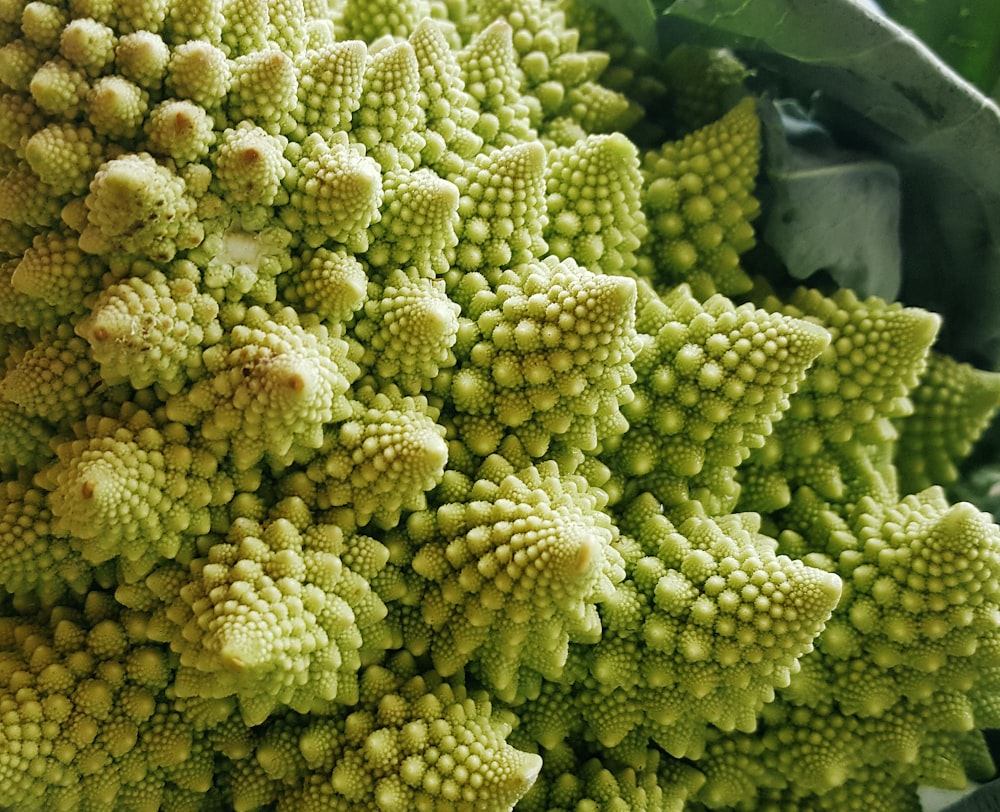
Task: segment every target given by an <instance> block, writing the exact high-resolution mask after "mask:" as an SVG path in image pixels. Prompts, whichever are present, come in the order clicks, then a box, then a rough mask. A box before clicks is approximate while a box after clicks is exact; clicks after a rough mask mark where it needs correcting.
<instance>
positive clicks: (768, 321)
mask: <svg viewBox="0 0 1000 812" xmlns="http://www.w3.org/2000/svg"><path fill="white" fill-rule="evenodd" d="M638 319H639V326H640V328H641V329H642V330H643V331H645V333H644V335H643V340H644V344H643V347H642V349H641V350H640V351H639V353H638V357H637V358H636V360H635V362H634V364H633V366H634V368H635V371H636V375H637V378H638V382H637V383H636V384H635V385H634V386H633V391H634V392H635V399H634V400H633V401H632V402H631V403H628V404H625V405H624V406H623V407H622V410H623V413H624V415H625V417H626V419H627V420H628V421H629V426H630V430H629V431H628V433H627V434H626V435H625V436H624V437H623V438H622V439H621V441H620V442H619V443H615V444H609V448H608V452H607V453H605V454H604V455H603V459H604V460H605V461H606V462H607V463H608V464H609V465H610V466H611V468H612V469H613V470H614V471H616V472H617V476H618V477H620V478H621V479H623V480H627V481H629V482H630V489H631V490H632V491H633V492H634V491H635V490H637V489H638V490H642V489H649V490H651V491H652V492H653V493H654V494H655V495H656V496H657V497H658V498H660V499H662V500H663V501H664V502H666V503H667V504H668V505H670V506H673V505H683V504H684V503H686V502H687V500H688V499H697V500H699V501H701V502H703V503H704V504H705V506H706V507H707V508H708V509H709V511H710V512H711V513H713V514H715V513H724V512H727V511H728V510H731V509H732V506H733V504H734V500H735V498H736V495H737V493H738V487H737V486H736V484H735V474H736V468H737V467H738V466H739V465H741V464H742V463H743V462H744V461H745V460H746V459H747V457H749V456H750V452H751V449H754V448H759V447H760V446H761V445H762V444H763V443H764V440H765V437H767V436H768V435H770V434H771V427H772V423H773V422H775V421H777V420H778V419H780V417H781V415H782V413H783V412H784V411H785V410H787V409H788V407H789V396H790V395H792V394H793V393H794V392H795V391H796V390H797V388H798V387H799V384H800V383H801V381H802V380H803V377H804V376H805V375H806V370H807V368H808V367H809V366H810V365H811V364H812V362H813V361H814V360H815V358H816V357H817V356H818V355H819V354H820V353H821V352H822V351H823V349H824V347H826V346H827V344H828V342H829V335H828V333H827V332H826V331H825V330H823V329H822V328H820V327H818V326H817V325H815V324H811V323H810V322H807V321H804V320H802V319H793V318H789V317H786V316H782V315H780V314H776V313H768V312H766V311H764V310H760V309H758V308H754V307H753V305H750V304H745V305H741V306H739V307H737V306H736V305H734V304H733V303H732V302H730V301H729V300H728V299H726V298H725V297H723V296H721V295H719V294H716V295H714V296H712V297H711V298H710V299H708V301H706V302H705V303H704V304H701V303H699V302H698V300H697V299H695V298H694V296H693V295H692V292H691V289H690V288H689V287H688V286H687V285H680V286H678V287H676V288H674V289H673V291H672V292H671V293H670V294H669V295H667V296H665V297H664V298H663V299H659V298H656V299H652V300H649V301H648V302H647V303H646V304H645V306H644V307H643V308H642V310H641V311H640V312H639V314H638Z"/></svg>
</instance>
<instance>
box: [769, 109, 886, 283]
mask: <svg viewBox="0 0 1000 812" xmlns="http://www.w3.org/2000/svg"><path fill="white" fill-rule="evenodd" d="M760 110H761V120H762V123H763V125H764V132H765V136H766V138H767V142H768V151H767V152H768V154H767V162H766V167H765V172H766V176H767V183H768V193H769V205H768V206H767V211H766V217H765V222H764V228H763V239H764V241H765V242H767V243H768V244H769V245H770V246H771V247H772V248H774V250H775V251H776V252H777V253H778V256H779V257H780V258H781V260H782V262H783V263H784V264H785V267H786V268H787V269H788V272H789V273H790V274H791V275H792V276H793V277H795V278H796V279H802V280H806V279H808V278H809V277H810V276H812V275H813V274H815V273H816V272H817V271H821V270H822V271H826V272H827V273H828V274H829V275H830V276H831V277H832V278H833V280H834V281H835V282H836V283H837V284H838V285H839V286H840V287H844V288H851V289H853V290H855V291H857V292H858V293H859V294H861V295H863V296H880V297H882V298H883V299H888V300H892V299H895V298H896V297H897V296H898V295H899V287H900V281H901V273H902V271H901V267H900V265H901V256H900V241H899V216H900V188H899V173H898V172H897V170H896V168H895V167H894V166H893V165H892V164H891V163H889V162H888V161H885V160H880V159H878V158H876V157H874V156H872V155H869V154H865V153H860V152H857V151H856V150H848V149H844V148H843V147H840V146H838V145H837V144H836V143H835V142H834V141H833V138H832V137H831V136H830V133H828V132H827V131H826V130H825V129H823V128H822V127H820V126H819V125H818V124H816V123H815V122H813V121H811V120H810V119H809V118H808V117H807V115H806V113H805V111H803V110H802V109H801V108H800V107H799V106H798V105H797V104H796V103H794V102H789V101H783V102H778V103H775V104H774V105H773V106H772V105H770V104H769V103H767V102H762V103H761V105H760Z"/></svg>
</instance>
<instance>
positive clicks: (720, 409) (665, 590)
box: [0, 0, 1000, 812]
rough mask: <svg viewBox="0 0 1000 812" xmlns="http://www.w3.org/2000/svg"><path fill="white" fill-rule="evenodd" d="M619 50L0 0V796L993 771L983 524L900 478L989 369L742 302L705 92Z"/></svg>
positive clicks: (914, 478) (997, 674)
mask: <svg viewBox="0 0 1000 812" xmlns="http://www.w3.org/2000/svg"><path fill="white" fill-rule="evenodd" d="M626 43H627V39H626V37H625V36H624V35H623V33H622V32H621V31H620V30H618V29H616V28H615V23H614V21H613V20H612V19H611V18H610V17H607V16H605V15H604V14H603V13H602V12H600V11H598V10H596V9H595V8H594V7H592V6H590V5H587V4H585V3H582V2H577V0H560V1H559V2H556V1H555V0H447V1H445V0H405V2H389V0H374V1H370V0H366V1H365V2H362V1H361V0H334V1H333V2H326V0H153V1H152V2H147V1H146V0H142V1H140V0H125V2H110V0H69V1H67V2H64V1H63V0H32V2H24V0H11V1H10V2H5V3H0V346H2V349H3V352H2V357H3V365H2V367H0V809H2V810H4V812H37V811H38V810H51V812H70V811H71V810H73V811H74V812H75V811H76V810H80V811H82V812H107V811H108V810H121V812H155V811H156V810H165V812H194V811H195V810H198V811H199V812H200V811H202V810H204V811H205V812H212V810H219V811H220V812H221V811H222V810H237V811H238V812H253V811H254V810H260V811H261V812H285V811H286V810H287V812H292V811H293V810H294V812H320V811H321V810H322V812H330V810H345V812H346V811H347V810H349V811H350V812H358V811H359V810H371V811H372V812H410V811H411V810H417V812H472V810H477V811H480V810H486V812H500V811H501V810H511V809H515V808H516V809H518V810H525V811H526V812H564V811H565V812H569V810H575V812H584V811H585V810H601V811H602V812H622V810H630V811H631V812H667V811H668V810H669V811H670V812H679V810H692V812H700V811H701V810H708V809H735V810H782V812H787V810H838V811H839V812H843V810H871V809H880V810H887V812H906V811H907V810H914V809H918V808H919V804H918V800H917V793H916V788H917V786H918V784H921V783H924V784H936V785H941V786H950V787H960V786H963V785H964V784H965V782H966V781H967V780H968V779H970V778H972V779H977V778H983V777H986V776H988V775H989V774H990V773H991V772H992V764H991V763H990V759H989V755H988V753H987V751H986V748H985V745H984V743H983V739H982V735H981V733H980V730H981V729H984V728H989V727H997V726H1000V586H998V585H1000V530H998V528H997V527H996V526H995V525H994V524H993V523H992V521H991V519H990V517H989V516H987V515H986V514H984V513H981V512H980V511H979V510H977V509H976V508H974V507H973V506H972V505H971V504H968V503H964V502H959V503H955V504H952V503H949V501H948V499H947V498H946V496H945V494H944V491H943V490H942V489H941V488H940V486H941V485H944V484H948V483H949V482H951V481H953V480H954V479H955V477H956V472H957V466H958V465H959V464H960V463H961V461H962V459H963V458H964V457H965V456H966V455H967V454H968V453H969V450H970V448H971V446H972V444H973V443H974V442H975V440H976V438H977V436H978V434H979V433H980V432H981V431H982V430H983V428H984V426H985V425H986V423H988V421H989V419H990V418H991V416H992V415H993V413H994V411H995V410H996V409H997V406H998V404H1000V383H998V381H1000V376H998V375H997V374H996V373H992V372H984V371H979V370H973V369H972V368H970V367H967V366H964V365H961V364H959V363H957V362H955V361H953V360H952V359H950V358H947V357H945V356H941V355H939V354H937V353H936V352H932V351H931V349H930V348H931V345H932V343H933V342H934V339H935V334H936V332H937V329H938V322H939V320H938V318H937V317H936V316H935V315H933V314H931V313H928V312H925V311H922V310H918V309H914V308H909V307H904V306H903V305H901V304H899V303H891V302H886V301H881V300H878V299H866V300H864V299H860V298H858V297H857V296H855V295H854V294H853V293H851V292H850V291H846V290H840V291H832V290H824V291H820V290H814V289H806V288H800V289H797V290H794V291H790V290H789V288H788V286H787V285H779V284H774V285H773V286H772V285H769V283H768V281H767V280H766V279H762V278H761V277H760V274H762V273H764V272H765V271H769V272H770V273H771V274H772V277H773V278H772V279H771V281H772V282H774V281H775V280H777V279H778V278H780V269H774V268H772V269H767V268H763V267H760V266H761V265H762V263H760V262H757V263H754V264H753V265H752V264H751V263H750V262H748V261H747V260H746V259H745V254H746V252H747V251H748V250H749V249H750V248H752V247H753V245H754V227H753V221H754V218H755V217H756V216H757V214H758V211H759V209H760V203H759V201H758V199H757V197H756V196H755V180H756V176H757V173H758V167H759V158H760V148H761V143H760V125H759V121H758V116H757V104H758V102H757V101H756V100H755V99H754V98H753V97H752V96H750V95H749V93H748V92H747V91H746V90H745V89H744V87H743V79H744V78H745V77H746V76H747V71H746V69H745V68H743V66H742V65H740V63H739V62H738V61H737V60H736V59H735V58H734V57H733V55H732V54H728V53H725V52H718V51H711V50H705V49H701V48H696V47H694V46H684V47H683V48H680V49H678V51H676V52H675V53H674V54H672V55H671V56H670V57H669V58H668V59H667V60H666V61H665V63H664V64H662V65H660V64H656V63H655V62H654V61H653V60H652V59H651V58H650V57H649V56H648V55H645V54H643V53H641V52H639V51H637V50H635V49H631V48H630V47H629V46H628V45H627V44H626ZM644 107H645V109H643V108H644ZM772 289H773V291H780V292H781V293H780V295H778V294H776V293H774V292H772Z"/></svg>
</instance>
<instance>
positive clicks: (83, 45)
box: [59, 19, 115, 76]
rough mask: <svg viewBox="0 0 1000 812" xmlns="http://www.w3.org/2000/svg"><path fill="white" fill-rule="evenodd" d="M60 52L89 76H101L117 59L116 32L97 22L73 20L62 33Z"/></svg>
mask: <svg viewBox="0 0 1000 812" xmlns="http://www.w3.org/2000/svg"><path fill="white" fill-rule="evenodd" d="M59 51H60V53H61V54H62V55H63V56H64V57H66V59H68V60H69V62H70V63H71V64H72V65H74V66H75V67H77V68H80V69H81V70H83V71H85V72H86V73H87V75H89V76H99V75H100V74H101V73H103V72H104V70H105V68H107V67H108V66H110V65H111V63H112V61H113V60H114V58H115V32H114V31H113V30H112V29H111V28H109V27H108V26H106V25H104V24H103V23H101V22H98V21H97V20H93V19H76V20H71V21H70V22H69V23H67V24H66V27H65V28H63V29H62V32H61V33H60V36H59Z"/></svg>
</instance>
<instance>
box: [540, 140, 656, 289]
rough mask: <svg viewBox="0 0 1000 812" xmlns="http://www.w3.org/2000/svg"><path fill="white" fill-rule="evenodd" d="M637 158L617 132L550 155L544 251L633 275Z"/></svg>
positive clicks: (638, 211)
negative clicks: (545, 248)
mask: <svg viewBox="0 0 1000 812" xmlns="http://www.w3.org/2000/svg"><path fill="white" fill-rule="evenodd" d="M641 190H642V176H641V175H640V173H639V155H638V152H637V150H636V148H635V146H634V145H633V144H632V142H631V141H629V140H628V139H627V138H626V137H625V136H624V135H622V134H621V133H615V134H613V135H593V136H589V137H587V138H585V139H583V140H582V141H579V142H577V143H575V144H573V145H572V146H568V147H559V148H555V149H552V150H549V153H548V166H547V168H546V182H545V203H546V213H547V214H548V225H547V226H546V229H545V235H544V236H545V239H546V241H547V242H548V244H549V250H550V251H551V252H552V253H553V254H555V255H556V256H557V257H559V258H561V259H565V258H567V257H573V258H574V259H575V260H576V261H577V262H579V263H580V264H581V265H585V266H587V267H588V268H591V269H594V270H598V269H599V270H601V271H603V272H604V273H622V272H626V271H630V270H632V268H634V267H635V264H636V262H637V258H636V251H637V249H638V248H639V246H640V244H641V242H642V239H643V237H645V235H646V217H645V215H644V214H643V212H642V206H641V200H640V193H641Z"/></svg>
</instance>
